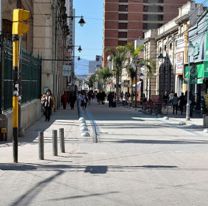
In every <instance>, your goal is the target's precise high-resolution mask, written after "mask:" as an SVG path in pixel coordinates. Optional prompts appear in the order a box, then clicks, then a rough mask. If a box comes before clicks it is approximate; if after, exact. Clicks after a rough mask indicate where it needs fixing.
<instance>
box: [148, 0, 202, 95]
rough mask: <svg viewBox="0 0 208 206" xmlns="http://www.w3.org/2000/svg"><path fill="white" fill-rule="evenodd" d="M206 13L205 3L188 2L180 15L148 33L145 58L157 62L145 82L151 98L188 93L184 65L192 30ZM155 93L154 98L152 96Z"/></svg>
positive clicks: (186, 59) (186, 61) (181, 8)
mask: <svg viewBox="0 0 208 206" xmlns="http://www.w3.org/2000/svg"><path fill="white" fill-rule="evenodd" d="M203 12H204V8H203V6H202V5H201V4H196V3H194V2H187V3H186V4H184V5H183V6H182V7H180V8H179V12H178V16H177V17H176V18H174V19H172V20H171V21H169V22H168V23H166V24H164V25H163V26H161V27H160V28H158V29H156V30H149V31H147V32H146V33H145V44H144V47H145V49H144V55H145V59H154V60H155V62H156V70H155V73H154V74H153V75H152V76H151V78H147V77H145V79H144V81H145V82H147V81H149V82H150V83H149V84H153V85H152V87H151V89H150V86H149V84H148V83H145V84H144V92H145V94H146V95H147V96H148V98H150V96H151V95H160V96H161V97H162V95H163V94H164V93H165V91H167V92H168V93H170V92H176V93H177V94H178V95H179V96H180V95H181V93H182V92H185V91H186V84H184V65H186V64H187V63H188V41H189V39H188V29H189V28H190V27H191V26H192V25H194V24H195V23H196V21H197V18H198V17H199V16H200V15H201V14H202V13H203ZM148 91H150V92H148ZM149 93H151V95H150V94H149Z"/></svg>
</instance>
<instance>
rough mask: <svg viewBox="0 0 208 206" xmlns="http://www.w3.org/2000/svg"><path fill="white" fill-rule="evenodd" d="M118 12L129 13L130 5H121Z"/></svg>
mask: <svg viewBox="0 0 208 206" xmlns="http://www.w3.org/2000/svg"><path fill="white" fill-rule="evenodd" d="M118 10H119V11H128V5H119V7H118Z"/></svg>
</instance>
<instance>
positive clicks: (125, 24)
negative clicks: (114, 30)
mask: <svg viewBox="0 0 208 206" xmlns="http://www.w3.org/2000/svg"><path fill="white" fill-rule="evenodd" d="M118 29H128V23H119V24H118Z"/></svg>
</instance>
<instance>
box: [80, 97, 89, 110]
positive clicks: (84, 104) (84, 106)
mask: <svg viewBox="0 0 208 206" xmlns="http://www.w3.org/2000/svg"><path fill="white" fill-rule="evenodd" d="M80 99H81V107H82V109H83V110H85V109H86V108H87V102H88V99H87V95H86V94H84V93H83V94H81V98H80Z"/></svg>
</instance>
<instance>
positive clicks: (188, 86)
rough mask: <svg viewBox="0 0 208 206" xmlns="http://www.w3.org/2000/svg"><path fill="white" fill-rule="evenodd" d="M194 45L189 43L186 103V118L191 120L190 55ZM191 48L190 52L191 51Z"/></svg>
mask: <svg viewBox="0 0 208 206" xmlns="http://www.w3.org/2000/svg"><path fill="white" fill-rule="evenodd" d="M193 49H194V46H193V44H192V42H189V45H188V68H189V73H188V78H186V80H187V100H186V101H187V103H186V120H187V121H189V120H190V78H191V63H190V57H191V55H192V53H193ZM189 50H190V52H189Z"/></svg>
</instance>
